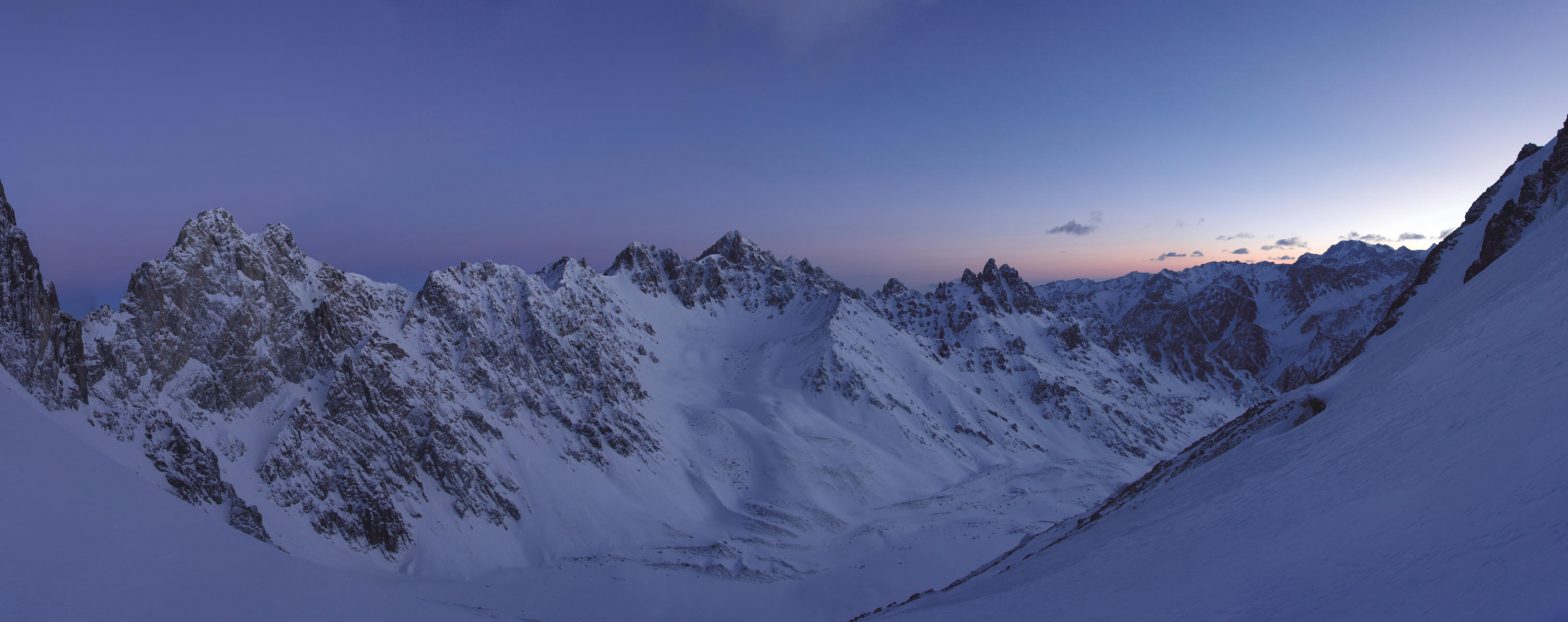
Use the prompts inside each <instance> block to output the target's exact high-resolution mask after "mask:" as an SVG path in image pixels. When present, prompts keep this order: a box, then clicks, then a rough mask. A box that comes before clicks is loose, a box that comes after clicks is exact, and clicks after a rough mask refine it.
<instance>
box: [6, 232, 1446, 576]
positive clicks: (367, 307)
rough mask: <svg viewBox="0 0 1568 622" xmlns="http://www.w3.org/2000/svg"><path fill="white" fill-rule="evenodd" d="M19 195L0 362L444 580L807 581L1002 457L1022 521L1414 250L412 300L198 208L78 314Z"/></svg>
mask: <svg viewBox="0 0 1568 622" xmlns="http://www.w3.org/2000/svg"><path fill="white" fill-rule="evenodd" d="M5 214H6V218H5V222H4V223H3V226H4V229H5V233H6V237H5V238H4V239H5V244H6V247H5V250H6V253H5V257H6V258H7V263H6V264H4V265H0V270H3V271H4V276H5V277H6V278H7V280H8V281H9V282H11V283H12V286H11V287H9V288H8V289H7V290H6V291H7V292H9V296H10V299H9V300H7V301H6V302H7V303H8V304H7V306H6V307H5V312H6V314H5V315H4V316H0V326H3V328H4V330H3V331H0V337H3V339H0V341H3V344H4V345H5V347H4V349H3V352H0V354H3V355H4V356H3V358H0V362H4V363H5V366H6V368H7V369H8V370H10V371H11V372H12V374H13V375H14V376H16V377H17V378H18V379H20V380H21V381H22V382H23V384H24V385H26V386H27V387H28V388H29V389H30V390H31V392H32V393H33V394H34V395H35V396H37V397H38V398H39V399H40V400H42V401H43V402H44V403H45V404H46V405H48V406H49V407H51V408H52V409H54V410H57V411H61V413H62V414H61V415H60V417H61V419H62V420H64V421H67V422H71V423H74V424H79V425H82V426H84V427H90V428H92V429H94V430H96V432H95V436H93V438H96V439H97V440H96V441H95V442H96V443H98V444H99V445H100V446H101V447H102V448H103V449H104V450H105V451H107V452H108V453H110V454H111V455H113V456H115V457H116V459H118V460H119V461H121V462H122V463H124V464H127V465H129V466H132V467H133V468H136V469H137V470H139V471H141V472H143V473H144V474H146V475H147V476H148V477H150V478H152V479H154V480H156V481H161V482H163V483H164V485H166V486H167V487H168V488H169V489H170V490H171V491H172V492H174V493H175V494H176V495H178V496H179V497H180V498H182V499H184V500H186V501H188V502H191V503H193V504H198V505H202V506H206V507H210V508H212V510H213V512H214V513H216V514H218V515H220V516H221V517H223V518H224V519H225V520H227V521H228V522H229V523H230V524H231V525H233V526H235V527H236V528H238V529H240V530H242V531H244V532H246V533H250V534H251V535H253V536H254V537H256V538H257V539H260V540H263V541H266V542H271V543H273V544H275V545H277V546H279V547H281V548H283V549H285V550H288V551H290V552H292V553H296V554H301V555H304V556H306V557H309V558H311V559H315V560H318V561H325V562H330V563H335V564H348V565H356V566H366V567H382V568H397V569H400V570H402V571H404V572H408V573H416V574H423V575H429V576H443V577H461V576H469V575H472V574H473V573H476V572H482V571H486V570H491V569H503V568H519V567H538V566H552V565H562V564H578V563H590V564H591V563H600V562H604V561H606V560H612V561H617V562H632V563H641V564H646V565H652V566H655V567H659V568H666V569H673V570H681V571H693V572H698V573H705V574H711V575H718V576H725V577H731V578H742V579H752V580H778V579H796V578H800V577H804V576H806V575H810V574H813V573H818V572H819V571H821V570H823V569H824V568H825V567H826V566H824V564H825V563H827V562H819V560H816V559H815V557H814V556H815V555H817V553H815V552H807V553H803V552H802V551H820V550H822V549H824V548H832V549H835V550H846V549H856V550H861V549H863V550H866V551H871V550H873V549H875V548H876V547H877V546H880V545H882V544H883V543H884V540H885V539H886V538H892V537H902V536H899V535H898V534H905V535H907V536H908V537H910V538H911V539H918V538H915V537H914V536H913V535H912V534H913V532H914V531H918V530H912V528H910V527H909V525H910V524H912V523H913V524H923V523H922V521H925V522H931V521H939V520H940V519H939V518H938V517H939V516H941V515H942V514H943V513H945V512H952V511H954V510H953V509H952V508H947V507H945V506H944V505H943V504H942V503H929V502H926V501H922V500H925V499H928V498H931V497H933V496H936V497H937V498H944V499H945V498H950V497H948V496H944V495H949V493H950V492H951V489H953V488H954V487H958V489H964V490H970V489H987V488H988V487H989V486H993V485H996V483H997V482H1007V481H1015V482H1017V483H1016V486H1020V487H1019V488H1017V489H1016V490H1015V493H1016V494H1019V495H1022V494H1023V493H1026V492H1027V493H1028V496H1029V501H1028V503H1024V504H1020V505H1018V506H1016V507H1015V508H1013V509H997V508H994V507H992V508H988V509H987V510H985V511H983V512H980V514H981V515H983V517H984V518H979V519H973V520H981V521H983V522H987V525H988V526H987V527H986V529H988V530H990V531H992V532H994V535H995V537H998V538H1003V539H1007V538H1012V537H1015V536H1014V535H1013V534H1016V533H1018V532H1022V531H1026V530H1030V529H1035V528H1039V527H1040V526H1043V525H1045V524H1049V523H1050V522H1053V521H1055V520H1058V519H1060V518H1062V517H1065V516H1069V515H1071V514H1073V513H1076V512H1077V511H1079V510H1081V509H1082V508H1084V507H1086V506H1087V505H1088V504H1091V503H1093V502H1094V501H1096V500H1097V499H1099V498H1101V497H1103V496H1104V494H1106V493H1107V492H1109V491H1110V490H1111V489H1113V487H1115V486H1116V485H1119V484H1121V483H1124V482H1126V481H1129V480H1131V479H1133V478H1135V477H1136V476H1137V475H1138V474H1139V473H1141V472H1143V471H1144V470H1145V469H1147V468H1148V467H1149V466H1150V465H1151V464H1153V463H1154V462H1156V461H1157V460H1159V459H1160V458H1163V457H1166V456H1168V455H1170V454H1171V453H1172V452H1175V451H1177V450H1179V449H1181V448H1182V447H1184V446H1186V445H1187V444H1188V443H1190V442H1191V441H1192V440H1193V439H1195V438H1198V437H1200V436H1202V435H1203V434H1205V433H1207V432H1208V431H1210V430H1212V429H1214V428H1215V427H1216V426H1218V425H1220V424H1221V423H1223V422H1224V421H1226V420H1227V419H1229V418H1230V417H1233V416H1235V415H1236V414H1237V413H1239V412H1241V411H1242V410H1244V409H1245V407H1246V406H1247V405H1249V404H1252V403H1254V402H1256V401H1259V400H1262V399H1267V398H1270V397H1272V396H1274V395H1275V394H1276V393H1277V392H1278V391H1279V390H1280V389H1289V388H1292V387H1294V386H1297V385H1299V384H1301V383H1302V382H1306V381H1308V380H1310V379H1313V378H1316V377H1318V376H1320V375H1322V374H1324V373H1326V372H1328V371H1330V370H1331V369H1332V368H1333V367H1334V365H1336V364H1337V363H1338V361H1339V360H1340V359H1342V358H1343V357H1344V356H1345V355H1346V354H1347V353H1348V352H1350V351H1351V350H1353V348H1354V347H1355V345H1356V344H1357V343H1358V342H1359V340H1360V339H1361V338H1362V337H1363V336H1364V335H1365V334H1366V333H1367V332H1368V331H1369V330H1370V328H1371V327H1372V326H1373V325H1374V324H1375V323H1376V321H1377V320H1378V319H1379V318H1380V313H1379V311H1380V310H1381V309H1383V308H1384V307H1386V305H1387V303H1388V301H1389V300H1390V299H1392V297H1393V296H1394V295H1395V294H1396V293H1397V292H1399V291H1400V290H1401V289H1402V288H1403V287H1404V285H1405V284H1406V283H1407V282H1408V281H1409V279H1410V277H1411V276H1412V275H1413V274H1414V273H1415V269H1416V266H1417V265H1419V263H1420V261H1421V258H1422V257H1423V256H1424V253H1422V252H1418V251H1409V250H1404V249H1398V250H1396V249H1392V248H1388V247H1375V246H1370V245H1365V244H1361V243H1359V242H1349V243H1344V244H1341V245H1337V246H1335V247H1334V248H1333V249H1331V250H1330V251H1329V252H1328V253H1327V254H1325V255H1322V256H1315V255H1309V256H1306V257H1303V258H1302V259H1301V260H1300V261H1298V262H1297V263H1295V264H1291V265H1277V264H1256V265H1248V264H1239V263H1227V264H1211V265H1206V266H1201V267H1199V268H1194V269H1191V270H1187V271H1184V272H1169V271H1166V272H1161V273H1159V274H1152V275H1148V274H1135V275H1129V276H1127V277H1124V278H1122V279H1117V280H1113V281H1106V282H1103V283H1087V282H1073V283H1064V284H1051V285H1046V286H1042V287H1039V288H1036V287H1034V286H1032V285H1030V284H1029V283H1027V282H1025V281H1023V280H1022V278H1020V276H1019V275H1018V273H1017V272H1016V271H1014V270H1012V269H1011V268H1009V267H1007V266H1005V265H1003V266H998V265H996V263H995V262H991V263H988V264H987V265H986V266H985V267H984V269H983V270H981V271H980V272H979V273H973V272H968V271H966V272H965V273H964V275H963V277H962V278H960V279H958V280H955V281H952V282H948V283H943V284H941V285H939V286H937V287H936V288H935V289H933V290H931V291H914V290H911V289H909V288H906V287H904V286H903V285H902V284H899V283H897V282H896V281H892V282H889V283H888V285H887V286H885V287H883V288H882V289H881V290H880V291H878V292H875V293H872V294H866V293H864V292H861V291H858V290H853V289H851V288H848V287H846V286H844V285H843V284H842V283H840V282H839V281H837V280H835V279H833V278H832V277H831V276H829V275H827V274H826V273H825V272H823V271H822V270H821V269H820V268H817V267H816V266H813V265H812V264H810V263H809V262H808V261H805V260H797V259H794V258H786V259H779V258H777V257H775V256H774V255H773V254H772V253H769V252H767V251H765V250H762V249H760V248H758V247H757V246H756V245H754V244H752V243H751V242H750V241H748V240H746V239H745V238H744V237H742V236H740V235H739V234H734V233H732V234H729V235H726V236H725V237H724V238H723V239H721V240H719V241H718V242H717V243H715V244H714V245H713V246H712V247H711V248H709V249H707V250H705V251H704V252H702V253H700V254H699V256H698V258H697V259H693V260H688V259H684V258H682V257H680V256H679V255H677V254H675V253H674V252H671V251H668V250H663V249H658V248H654V247H650V246H646V245H641V244H634V245H632V246H629V247H628V248H627V249H626V250H625V251H624V252H623V253H621V255H620V256H618V257H617V258H616V260H615V263H614V265H613V266H612V267H611V268H610V269H609V270H608V271H606V272H605V273H603V274H601V273H598V272H595V271H594V270H591V269H590V268H588V267H587V266H586V265H585V264H584V263H583V262H581V261H577V260H570V259H563V260H561V261H558V262H556V263H554V264H551V265H550V266H547V267H546V268H544V269H543V270H540V271H538V272H528V271H525V270H522V269H519V268H515V267H511V266H503V265H496V264H492V263H483V264H464V265H461V266H457V267H454V268H450V269H446V270H442V271H439V272H435V273H432V274H431V275H430V277H429V279H428V280H427V282H426V283H425V285H424V286H423V287H422V288H420V290H419V291H418V292H410V291H407V290H404V289H402V288H400V287H398V286H395V285H388V284H382V283H376V282H373V281H371V280H369V279H367V278H365V277H362V276H359V275H354V274H349V273H344V272H342V271H339V270H337V269H335V268H332V267H331V266H328V265H325V264H322V263H320V262H319V261H316V260H314V259H311V258H310V257H308V256H306V255H305V254H304V253H303V252H302V251H301V250H300V249H299V248H298V247H297V246H296V245H295V242H294V239H293V236H292V234H291V233H290V232H289V230H288V229H287V228H285V227H282V226H280V225H272V226H269V227H267V228H266V229H265V230H264V231H263V232H261V233H258V234H246V233H244V232H243V231H241V230H240V229H239V228H238V227H237V226H236V224H235V222H234V220H233V218H232V217H231V216H229V215H228V214H227V213H224V212H222V211H211V212H205V213H203V214H201V215H199V216H198V217H196V218H195V219H193V220H192V221H190V222H189V223H187V224H186V226H185V227H184V228H183V229H182V230H181V231H180V233H179V236H178V239H177V241H176V244H175V246H174V247H173V248H172V249H171V250H170V251H169V253H168V255H167V256H166V257H165V258H164V259H162V260H158V261H152V262H147V263H145V264H143V265H142V266H141V267H140V268H139V269H138V270H137V271H136V272H135V274H134V275H133V276H132V278H131V284H130V288H129V291H128V293H127V294H126V297H125V299H124V300H123V302H122V303H121V304H120V306H119V308H117V309H109V308H104V309H101V310H99V311H97V312H94V313H92V314H91V315H89V316H88V317H86V318H83V319H82V320H80V321H78V320H76V319H74V318H70V317H66V316H64V315H62V314H60V313H59V311H58V307H57V305H55V304H54V293H53V289H52V287H51V286H50V285H49V284H48V283H47V282H46V281H44V280H43V276H42V271H41V270H40V269H39V267H38V265H37V262H36V260H33V259H32V255H31V253H30V251H29V250H28V248H27V242H26V237H25V235H23V234H22V233H21V230H20V229H18V228H17V227H16V226H15V219H14V216H13V215H12V213H11V210H10V206H9V204H8V203H7V204H6V206H5ZM981 476H986V477H990V478H991V479H990V480H987V483H985V484H973V483H972V482H974V481H975V478H977V477H981ZM965 486H968V487H969V488H967V489H966V488H964V487H965ZM1004 488H1005V486H1004ZM963 494H968V493H963ZM911 508H915V509H914V510H911ZM910 514H914V515H917V516H919V517H921V520H914V519H910V518H908V516H909V515H910ZM890 516H898V517H900V518H897V519H892V518H889V517H890ZM966 520H969V519H966ZM906 532H908V533H907V534H906ZM889 533H893V534H894V535H888V534H889ZM834 563H836V562H834Z"/></svg>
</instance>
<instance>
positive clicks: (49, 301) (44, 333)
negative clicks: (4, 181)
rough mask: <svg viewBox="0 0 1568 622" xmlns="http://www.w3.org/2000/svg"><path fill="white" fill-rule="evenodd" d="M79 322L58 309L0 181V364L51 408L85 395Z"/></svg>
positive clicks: (78, 400)
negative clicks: (17, 223)
mask: <svg viewBox="0 0 1568 622" xmlns="http://www.w3.org/2000/svg"><path fill="white" fill-rule="evenodd" d="M82 361H83V359H82V339H81V327H80V326H79V325H78V323H77V322H76V320H74V319H72V318H71V317H69V316H67V315H64V314H62V313H60V302H59V299H58V298H57V297H56V296H55V291H54V284H52V283H49V282H48V281H45V280H44V278H43V273H42V272H40V271H39V269H38V259H37V258H36V257H34V256H33V249H32V247H31V246H30V245H29V244H28V243H27V234H26V233H23V232H22V229H21V228H20V227H18V226H17V225H16V212H15V211H14V210H13V209H12V208H11V203H10V201H8V200H7V199H6V196H5V187H4V186H0V365H4V366H5V369H6V371H8V372H10V373H11V375H12V376H14V377H15V378H16V379H17V380H18V381H20V382H21V383H22V385H23V386H26V387H28V388H29V389H31V390H32V392H33V394H34V395H35V396H37V397H38V399H39V401H41V402H43V403H44V405H45V406H48V407H50V408H71V407H74V406H76V405H78V404H81V403H82V402H83V401H84V400H85V399H86V388H87V383H86V382H85V380H86V375H85V368H84V367H83V364H82Z"/></svg>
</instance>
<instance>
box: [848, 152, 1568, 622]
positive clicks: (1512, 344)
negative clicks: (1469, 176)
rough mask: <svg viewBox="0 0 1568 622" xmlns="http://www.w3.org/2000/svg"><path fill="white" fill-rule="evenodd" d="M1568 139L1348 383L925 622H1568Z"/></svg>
mask: <svg viewBox="0 0 1568 622" xmlns="http://www.w3.org/2000/svg"><path fill="white" fill-rule="evenodd" d="M1565 206H1568V125H1565V126H1564V128H1563V129H1562V130H1560V131H1559V132H1558V133H1557V135H1556V137H1555V138H1554V139H1553V140H1552V141H1550V142H1548V143H1547V144H1546V145H1544V146H1539V147H1538V146H1536V145H1533V144H1532V145H1526V146H1525V148H1524V149H1522V150H1521V151H1520V153H1519V156H1518V158H1517V161H1516V162H1515V163H1514V164H1513V165H1512V166H1510V167H1509V168H1508V169H1507V170H1506V171H1505V172H1504V174H1503V175H1502V177H1501V178H1500V179H1498V181H1497V182H1496V183H1495V184H1493V185H1492V186H1491V187H1490V188H1488V189H1487V190H1486V191H1485V192H1484V193H1483V194H1482V195H1481V196H1480V198H1478V199H1477V200H1476V201H1475V203H1474V205H1473V206H1472V207H1471V209H1470V210H1469V212H1468V213H1467V214H1466V216H1465V220H1464V223H1463V225H1462V226H1460V227H1459V228H1458V229H1456V230H1454V231H1453V232H1452V233H1451V234H1449V235H1448V236H1446V237H1445V238H1444V239H1443V241H1442V242H1441V243H1439V244H1438V245H1437V246H1436V247H1435V248H1434V249H1433V250H1432V251H1431V252H1430V253H1429V254H1428V256H1427V258H1426V259H1425V261H1424V262H1423V263H1422V266H1421V268H1420V270H1419V271H1418V273H1417V276H1416V278H1415V279H1414V280H1413V281H1412V282H1411V283H1410V285H1409V286H1407V287H1406V288H1405V289H1404V290H1403V291H1401V292H1400V293H1399V295H1398V296H1397V297H1396V298H1395V299H1394V301H1393V303H1392V304H1391V305H1390V307H1389V309H1388V310H1387V311H1386V313H1385V314H1384V316H1383V318H1382V319H1381V320H1380V321H1379V322H1378V323H1377V326H1376V327H1375V328H1374V333H1373V335H1371V336H1370V338H1368V339H1367V340H1365V341H1364V342H1362V343H1361V344H1359V345H1358V346H1357V347H1356V348H1354V349H1353V350H1352V354H1355V355H1356V356H1354V358H1352V359H1350V360H1349V361H1348V362H1347V363H1346V364H1345V365H1344V366H1343V367H1341V368H1339V369H1338V371H1337V373H1334V374H1332V375H1331V376H1329V377H1328V378H1326V379H1324V380H1322V381H1320V382H1317V383H1314V384H1307V385H1303V386H1299V387H1295V388H1293V389H1292V390H1289V391H1286V392H1284V393H1282V394H1281V395H1279V396H1278V397H1276V398H1274V399H1270V400H1266V401H1264V402H1262V403H1260V404H1258V405H1257V406H1255V407H1253V408H1251V409H1249V410H1248V411H1247V412H1246V413H1245V414H1244V415H1242V416H1240V417H1238V418H1236V419H1234V420H1232V421H1231V422H1229V423H1227V424H1226V425H1224V426H1222V427H1220V428H1219V429H1218V430H1216V431H1215V432H1213V433H1211V434H1210V435H1208V436H1207V437H1205V438H1204V439H1202V440H1201V441H1199V442H1197V443H1195V444H1193V445H1192V446H1191V447H1189V448H1187V449H1186V450H1184V451H1182V452H1181V453H1180V454H1178V455H1177V456H1175V457H1173V458H1171V459H1169V460H1167V461H1165V462H1162V463H1161V464H1160V465H1158V466H1157V467H1155V468H1154V469H1152V470H1151V471H1150V472H1149V473H1148V474H1146V475H1144V476H1143V477H1142V478H1140V479H1139V480H1138V481H1136V482H1134V483H1132V484H1130V485H1128V486H1126V487H1125V488H1123V489H1122V490H1120V491H1119V492H1118V493H1117V494H1115V495H1113V496H1111V497H1110V498H1108V499H1107V500H1106V501H1104V502H1102V503H1100V504H1097V505H1096V506H1095V507H1094V508H1092V509H1090V510H1088V511H1085V512H1084V513H1082V514H1080V515H1079V516H1078V517H1076V518H1075V519H1074V520H1069V521H1063V522H1062V523H1060V524H1058V525H1055V526H1053V527H1052V528H1051V529H1048V530H1045V531H1042V532H1040V533H1037V534H1034V535H1031V536H1030V537H1028V538H1026V539H1025V540H1024V541H1023V542H1022V543H1021V544H1020V545H1019V546H1018V547H1016V548H1014V549H1013V550H1011V551H1009V552H1008V553H1006V554H1004V555H1002V556H1000V557H998V558H997V559H995V560H993V561H991V562H989V563H987V564H985V565H983V566H981V567H980V568H979V569H978V570H976V571H974V572H973V573H971V574H969V575H968V576H966V577H964V578H962V579H960V580H958V581H956V582H953V583H952V584H950V585H948V586H947V587H946V588H945V589H941V590H939V591H936V590H934V591H931V592H925V593H918V594H915V595H914V596H913V597H911V598H909V599H907V600H905V601H903V602H902V603H901V604H898V605H895V606H893V607H891V610H878V611H877V612H875V615H872V616H870V617H872V618H880V617H881V616H887V617H890V618H893V619H909V620H953V619H1062V620H1124V619H1137V620H1194V619H1202V620H1264V619H1277V620H1308V619H1316V620H1326V619H1334V620H1344V619H1367V620H1372V619H1376V620H1391V619H1410V620H1417V619H1419V620H1476V619H1494V620H1559V619H1564V617H1565V616H1568V592H1565V591H1564V589H1563V588H1564V586H1565V585H1568V566H1565V565H1564V564H1563V563H1562V560H1563V559H1564V558H1565V557H1568V535H1565V534H1568V521H1565V519H1564V517H1565V516H1568V478H1565V474H1568V462H1565V456H1568V454H1565V452H1564V451H1563V448H1564V447H1565V446H1568V418H1565V417H1564V415H1565V414H1568V410H1565V407H1564V404H1568V355H1565V352H1568V324H1565V322H1564V319H1565V317H1568V316H1565V311H1564V309H1565V303H1568V257H1565V252H1564V246H1563V240H1565V239H1568V216H1565V215H1564V214H1563V212H1564V211H1565V210H1564V208H1565Z"/></svg>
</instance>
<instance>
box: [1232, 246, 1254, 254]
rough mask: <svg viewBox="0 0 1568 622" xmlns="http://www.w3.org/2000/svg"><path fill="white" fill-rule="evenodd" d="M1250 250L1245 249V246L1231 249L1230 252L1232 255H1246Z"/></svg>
mask: <svg viewBox="0 0 1568 622" xmlns="http://www.w3.org/2000/svg"><path fill="white" fill-rule="evenodd" d="M1251 252H1252V251H1249V250H1247V249H1245V248H1238V249H1236V250H1233V251H1231V252H1230V254H1232V255H1246V254H1249V253H1251Z"/></svg>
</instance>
